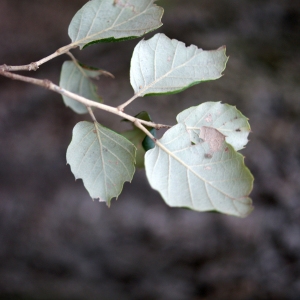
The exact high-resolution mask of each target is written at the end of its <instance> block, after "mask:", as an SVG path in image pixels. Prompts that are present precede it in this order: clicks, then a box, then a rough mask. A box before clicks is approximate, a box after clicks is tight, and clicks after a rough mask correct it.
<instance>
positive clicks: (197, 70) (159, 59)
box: [130, 33, 227, 96]
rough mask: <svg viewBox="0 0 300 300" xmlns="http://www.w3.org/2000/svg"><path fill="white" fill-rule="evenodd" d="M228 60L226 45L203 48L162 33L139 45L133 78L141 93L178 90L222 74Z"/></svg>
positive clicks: (131, 71) (132, 64)
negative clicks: (210, 49) (210, 48)
mask: <svg viewBox="0 0 300 300" xmlns="http://www.w3.org/2000/svg"><path fill="white" fill-rule="evenodd" d="M226 62H227V57H226V54H225V47H221V48H219V49H218V50H213V51H203V50H202V49H199V48H197V47H196V46H194V45H191V46H189V47H186V46H185V44H184V43H182V42H179V41H177V40H171V39H169V38H168V37H167V36H165V35H164V34H162V33H159V34H156V35H155V36H154V37H153V38H151V39H149V40H147V41H145V40H142V41H140V42H139V43H138V45H137V46H136V47H135V49H134V52H133V56H132V59H131V69H130V82H131V85H132V87H133V89H134V91H135V93H139V95H140V96H144V95H149V94H166V93H177V92H180V91H182V90H184V89H187V88H188V87H190V86H192V85H195V84H197V83H200V82H201V81H206V80H213V79H217V78H219V77H220V76H221V75H222V71H223V70H224V69H225V66H226Z"/></svg>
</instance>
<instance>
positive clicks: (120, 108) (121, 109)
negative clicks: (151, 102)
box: [118, 93, 140, 111]
mask: <svg viewBox="0 0 300 300" xmlns="http://www.w3.org/2000/svg"><path fill="white" fill-rule="evenodd" d="M139 96H140V95H139V93H137V94H135V95H134V96H132V97H131V98H130V99H129V100H128V101H126V102H125V103H123V104H121V105H119V106H118V110H119V111H124V108H125V107H126V106H127V105H129V104H130V103H131V102H132V101H134V100H135V99H136V98H138V97H139Z"/></svg>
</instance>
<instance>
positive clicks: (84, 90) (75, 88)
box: [59, 61, 102, 114]
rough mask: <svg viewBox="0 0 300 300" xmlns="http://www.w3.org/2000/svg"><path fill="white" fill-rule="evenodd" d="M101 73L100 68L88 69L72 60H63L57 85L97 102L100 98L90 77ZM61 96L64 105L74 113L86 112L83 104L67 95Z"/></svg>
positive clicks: (95, 76)
mask: <svg viewBox="0 0 300 300" xmlns="http://www.w3.org/2000/svg"><path fill="white" fill-rule="evenodd" d="M101 73H102V70H88V69H85V68H83V67H82V66H80V65H79V64H75V63H74V62H73V61H65V62H64V64H63V66H62V70H61V74H60V82H59V85H60V87H62V88H64V89H66V90H68V91H70V92H72V93H75V94H77V95H80V96H83V97H85V98H88V99H90V100H94V101H96V102H99V101H100V100H101V98H100V97H99V96H98V95H97V87H96V86H95V85H94V84H93V83H92V82H91V80H90V78H97V77H98V76H99V75H100V74H101ZM62 97H63V100H64V103H65V104H66V106H69V107H70V108H71V109H72V110H74V111H75V112H76V113H78V114H84V113H87V109H86V107H85V106H84V105H83V104H81V103H79V102H78V101H75V100H73V99H71V98H69V97H66V96H62Z"/></svg>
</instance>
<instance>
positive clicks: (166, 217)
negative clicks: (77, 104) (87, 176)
mask: <svg viewBox="0 0 300 300" xmlns="http://www.w3.org/2000/svg"><path fill="white" fill-rule="evenodd" d="M85 3H86V1H85V0H72V1H71V0H68V1H67V0H64V1H62V0H30V1H29V0H23V1H20V0H1V1H0V64H3V63H6V64H11V65H18V64H27V63H30V62H32V61H36V60H38V59H40V58H42V57H45V56H47V55H49V54H51V53H52V52H54V51H55V50H56V49H58V48H59V47H61V46H64V45H66V44H68V43H69V37H68V34H67V29H68V25H69V22H70V20H71V18H72V16H73V15H74V14H75V13H76V11H77V10H78V9H79V8H80V7H81V6H82V5H83V4H85ZM157 4H159V5H161V6H163V7H164V8H165V15H164V17H163V23H164V26H163V27H161V28H160V29H159V31H160V32H164V33H165V34H166V35H168V36H169V37H170V38H176V39H179V40H181V41H183V42H185V43H186V44H187V45H190V44H195V45H197V46H198V47H201V48H203V49H205V50H210V49H216V48H218V47H219V46H221V45H226V46H227V54H228V55H229V56H230V59H229V62H228V65H227V68H226V70H225V72H224V74H225V76H223V77H222V78H221V79H219V80H216V81H213V82H207V83H202V84H200V85H197V86H194V87H192V88H190V89H188V90H186V91H184V92H182V93H180V94H176V95H170V96H160V97H147V98H141V99H138V100H136V101H135V103H134V104H132V105H131V106H129V107H128V108H127V109H126V112H128V113H130V114H136V113H138V112H139V111H141V110H145V109H146V110H148V111H149V112H150V114H151V115H152V118H153V119H154V121H155V122H158V123H169V124H175V116H176V115H177V114H178V113H179V112H180V111H181V110H183V109H185V108H187V107H190V106H193V105H197V104H200V103H202V102H204V101H223V102H225V103H229V104H233V105H236V106H237V108H238V109H240V110H241V111H242V113H243V114H244V115H246V116H247V117H248V118H249V119H250V124H251V126H252V133H251V135H250V140H251V141H250V143H249V144H248V146H247V148H246V149H244V150H243V151H242V152H243V154H244V155H245V156H246V164H247V165H248V167H249V168H250V169H251V171H252V172H253V174H254V176H255V186H254V190H253V192H252V194H251V196H252V198H253V202H254V206H255V210H254V212H253V213H252V214H251V215H250V216H248V217H247V218H245V219H238V218H235V217H231V216H224V215H219V214H211V213H197V212H192V211H188V210H184V209H171V208H169V207H167V206H166V205H165V203H164V202H163V200H162V199H161V198H160V196H159V195H158V193H157V192H155V191H153V190H152V189H151V188H150V187H149V184H148V182H147V179H146V178H145V174H144V171H143V170H140V171H137V172H136V174H135V177H134V180H133V182H132V184H128V183H126V184H125V187H124V191H123V193H122V194H121V196H120V197H119V199H118V201H117V202H116V201H115V200H113V201H112V206H111V208H107V207H106V205H105V204H103V203H99V202H97V201H92V200H91V199H90V198H89V196H88V193H87V192H86V191H85V189H84V187H83V185H82V182H81V181H80V180H78V181H76V182H75V181H74V177H73V175H72V173H71V172H70V169H69V166H66V158H65V152H66V149H67V146H68V144H69V142H70V140H71V133H72V128H73V126H74V125H75V124H76V123H77V122H78V121H80V120H89V116H88V115H81V116H78V115H76V114H75V113H73V112H72V111H71V110H70V109H68V108H65V107H64V104H63V102H62V100H61V97H60V95H57V94H54V93H52V92H50V91H47V90H44V89H41V88H39V87H36V86H32V85H29V84H25V83H23V82H16V81H12V80H9V79H7V78H2V77H0V299H1V300H2V299H11V300H17V299H18V300H25V299H26V300H34V299H39V300H40V299H42V300H49V299H58V300H66V299H75V300H77V299H78V300H79V299H85V300H94V299H95V300H96V299H97V300H98V299H100V300H115V299H117V300H118V299H122V300H127V299H133V300H138V299H145V300H152V299H159V300H160V299H161V300H190V299H191V300H199V299H209V300H211V299H214V300H215V299H242V300H246V299H247V300H250V299H276V300H279V299H295V300H296V299H300V205H299V204H300V147H299V146H300V135H299V128H300V101H299V100H300V96H299V95H300V75H299V74H300V72H299V69H300V2H299V1H296V0H261V1H258V0H256V1H255V0H197V1H196V0H195V1H193V0H184V1H183V0H164V1H163V0H162V1H159V2H158V3H157ZM152 35H153V33H151V34H148V35H147V38H149V37H151V36H152ZM137 42H138V40H133V41H129V42H123V43H114V44H97V45H93V46H91V47H89V48H87V49H85V50H84V51H79V50H74V51H73V53H74V55H76V57H77V58H78V59H80V60H81V61H83V62H85V63H86V64H89V65H93V66H96V67H101V68H104V69H106V70H108V71H109V72H111V73H113V74H114V75H115V77H116V79H115V80H113V79H110V78H106V77H103V78H101V80H100V81H99V84H98V86H99V94H100V95H101V96H102V97H103V98H104V100H105V102H106V103H108V104H111V105H118V104H121V103H123V102H124V101H125V100H127V99H129V98H130V97H131V96H132V93H133V91H132V88H131V86H130V83H129V64H130V58H131V54H132V51H133V48H134V46H135V45H136V43H137ZM66 59H68V57H67V56H61V57H58V58H56V59H55V60H53V61H51V62H48V63H47V64H45V65H43V66H42V67H41V68H40V69H39V70H38V71H37V72H35V73H34V72H33V73H31V74H28V73H23V74H26V75H30V76H35V77H36V78H48V79H50V80H52V81H53V82H54V83H58V81H59V74H60V67H61V65H62V63H63V61H64V60H66ZM97 118H98V120H99V121H100V122H101V123H102V124H104V125H106V126H109V127H111V128H113V129H115V130H120V127H121V126H123V125H122V123H120V119H119V118H117V117H115V116H111V115H108V116H107V115H106V114H105V113H103V112H97Z"/></svg>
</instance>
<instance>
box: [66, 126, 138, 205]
mask: <svg viewBox="0 0 300 300" xmlns="http://www.w3.org/2000/svg"><path fill="white" fill-rule="evenodd" d="M135 152H136V149H135V146H134V145H133V144H132V143H130V142H129V141H128V140H127V139H126V138H124V137H122V136H121V135H119V134H117V133H115V132H113V131H112V130H110V129H107V128H105V127H103V126H101V125H100V124H98V123H95V124H94V123H90V122H85V121H84V122H79V123H78V124H76V126H75V127H74V129H73V138H72V141H71V143H70V145H69V147H68V150H67V163H68V164H70V166H71V171H72V172H73V174H74V176H75V178H76V179H77V178H82V180H83V183H84V186H85V188H86V189H87V190H88V192H89V194H90V196H91V197H92V198H94V199H96V198H99V200H100V201H106V202H107V204H108V205H109V204H110V200H111V199H112V198H113V197H118V196H119V194H120V193H121V191H122V188H123V184H124V182H125V181H131V180H132V177H133V174H134V171H135V168H134V163H135Z"/></svg>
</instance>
